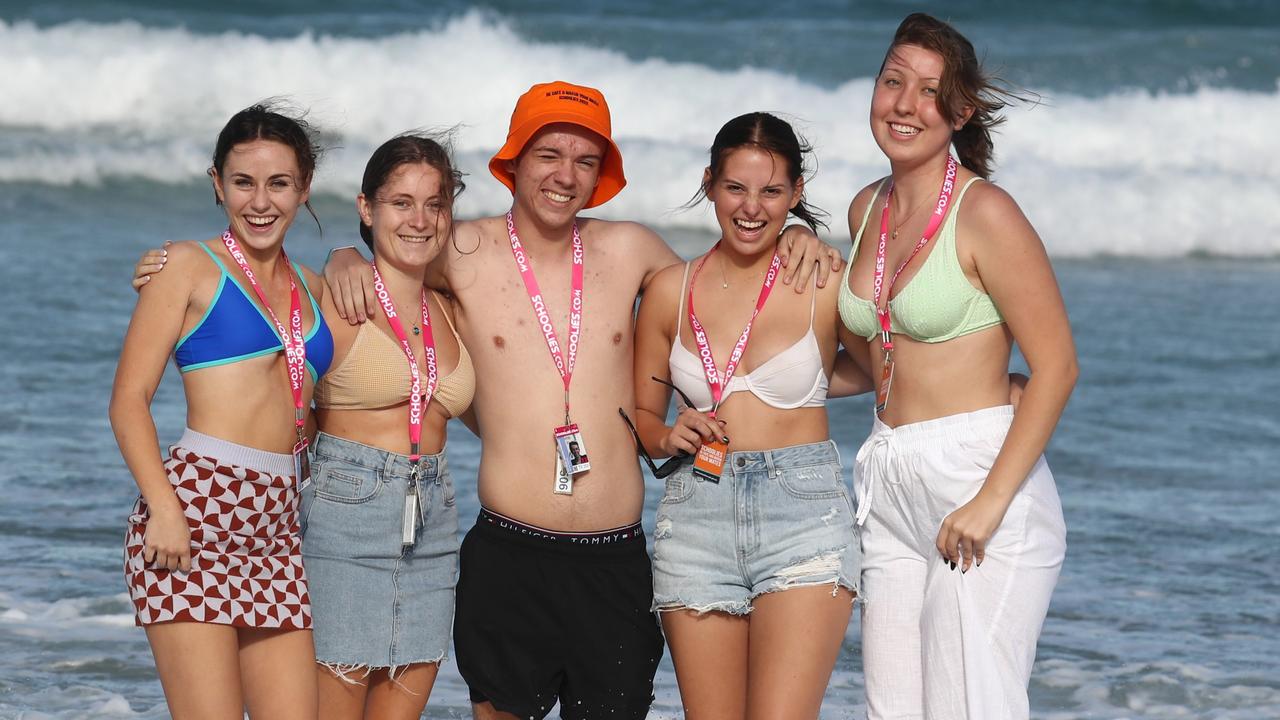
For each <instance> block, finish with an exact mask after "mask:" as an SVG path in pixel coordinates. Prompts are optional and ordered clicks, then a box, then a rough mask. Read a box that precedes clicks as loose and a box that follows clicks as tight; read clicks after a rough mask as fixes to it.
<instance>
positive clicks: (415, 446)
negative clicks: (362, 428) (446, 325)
mask: <svg viewBox="0 0 1280 720" xmlns="http://www.w3.org/2000/svg"><path fill="white" fill-rule="evenodd" d="M370 264H371V265H372V266H373V290H374V292H375V293H376V294H377V296H378V302H380V303H382V312H383V313H384V314H386V316H387V324H388V325H390V326H391V331H392V332H394V333H395V334H396V339H397V340H399V341H400V347H401V348H402V349H403V350H404V356H405V357H406V358H407V359H408V360H409V377H410V378H412V379H411V381H410V383H409V462H411V463H413V464H414V466H415V467H416V466H417V463H418V459H419V458H421V457H422V455H421V453H420V452H419V450H420V449H421V441H422V413H423V410H424V409H425V408H426V407H427V405H428V404H429V403H430V402H431V396H432V395H434V394H435V392H436V383H437V381H438V380H439V373H438V372H437V369H436V341H435V336H434V335H432V334H431V313H430V311H429V310H428V309H427V290H426V288H423V289H422V351H423V354H424V355H425V356H426V357H425V360H426V363H427V392H426V394H425V395H424V394H423V392H422V375H421V373H420V372H419V370H418V358H417V357H416V356H415V355H414V354H413V348H412V347H410V346H409V336H408V334H406V333H405V331H404V325H403V324H402V323H401V322H400V316H399V314H397V313H396V304H395V303H394V302H392V300H391V293H389V292H387V286H386V285H385V284H383V282H382V275H381V274H380V273H379V272H378V266H377V264H375V263H370Z"/></svg>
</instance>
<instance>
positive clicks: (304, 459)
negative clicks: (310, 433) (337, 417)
mask: <svg viewBox="0 0 1280 720" xmlns="http://www.w3.org/2000/svg"><path fill="white" fill-rule="evenodd" d="M307 445H308V443H307V439H306V438H305V437H303V436H302V433H301V432H299V433H298V442H297V444H296V445H294V446H293V474H294V476H295V477H297V478H298V489H299V490H302V489H304V488H306V487H307V486H308V485H310V484H311V458H310V457H309V456H308V455H307Z"/></svg>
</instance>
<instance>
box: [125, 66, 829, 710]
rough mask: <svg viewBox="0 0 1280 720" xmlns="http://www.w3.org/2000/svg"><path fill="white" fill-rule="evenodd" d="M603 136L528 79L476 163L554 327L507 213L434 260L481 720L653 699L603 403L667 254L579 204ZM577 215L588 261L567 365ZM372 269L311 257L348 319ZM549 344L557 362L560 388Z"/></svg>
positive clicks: (597, 173) (635, 705)
mask: <svg viewBox="0 0 1280 720" xmlns="http://www.w3.org/2000/svg"><path fill="white" fill-rule="evenodd" d="M610 136H611V125H610V118H609V110H608V106H607V105H606V103H605V99H604V96H603V95H602V94H601V93H600V92H599V91H598V90H595V89H593V88H587V87H582V86H576V85H570V84H568V83H563V82H554V83H546V84H541V85H535V86H534V87H532V88H531V89H530V90H529V91H528V92H527V93H525V94H524V95H522V96H521V97H520V99H519V100H518V101H517V104H516V108H515V112H514V113H513V114H512V118H511V126H510V131H509V133H508V136H507V142H506V144H505V145H504V146H503V147H502V149H501V150H499V151H498V153H497V155H495V156H494V158H493V159H492V160H491V161H490V163H489V169H490V171H491V172H493V174H494V175H495V176H496V177H497V178H498V179H499V180H500V181H502V183H503V184H505V185H506V186H507V187H509V188H511V190H512V193H513V203H512V209H511V214H510V216H511V219H512V221H513V230H514V234H515V235H516V236H517V238H518V240H517V241H516V242H518V243H519V247H520V249H521V252H522V253H523V254H524V256H525V258H526V259H527V260H526V264H527V266H528V268H529V270H528V272H529V274H531V275H533V276H534V277H535V278H536V280H535V282H536V285H537V287H538V290H540V295H538V297H539V298H540V302H541V303H544V305H543V307H545V313H546V318H547V319H548V320H549V321H550V322H549V325H550V328H549V329H547V333H549V334H544V327H543V325H544V323H542V322H540V321H539V320H538V316H537V315H536V314H535V309H534V307H535V304H534V303H533V302H532V301H531V296H530V293H529V292H528V291H527V289H526V284H525V280H524V278H523V277H522V273H521V270H520V268H519V267H518V265H517V260H516V253H515V252H514V251H513V241H512V237H511V234H509V233H508V224H507V216H505V215H501V216H497V217H490V218H483V219H479V220H474V221H468V222H461V223H456V224H455V226H454V228H455V232H456V238H455V240H454V241H453V242H452V243H446V245H445V252H444V253H442V254H441V255H442V257H443V258H444V262H443V265H442V266H441V267H439V268H437V270H438V274H437V275H436V276H435V277H434V278H428V282H429V283H430V284H433V285H435V286H437V287H439V288H440V289H443V290H447V291H448V292H449V293H450V294H451V295H452V297H453V301H454V303H455V308H456V313H457V315H456V317H457V330H458V333H459V335H460V337H461V338H462V340H463V343H464V344H465V345H466V347H467V350H468V352H469V353H470V354H471V357H472V360H473V362H474V364H475V371H476V378H477V382H476V394H475V400H474V401H473V403H472V412H473V413H474V420H475V423H474V424H475V425H476V429H478V434H479V436H480V437H481V438H482V439H483V444H482V450H481V458H480V472H479V478H478V487H479V494H480V503H481V506H482V510H481V513H480V517H479V519H478V520H477V521H476V524H475V527H473V528H472V530H471V531H470V532H468V533H467V537H466V539H465V540H464V541H463V544H462V549H461V553H460V574H459V579H458V587H457V614H456V617H455V619H454V646H455V651H456V657H457V661H458V669H459V671H460V672H461V674H462V677H463V679H465V680H466V682H467V685H468V687H469V688H470V691H471V699H472V701H473V702H474V703H475V716H476V717H477V718H482V719H487V718H513V717H519V718H528V717H534V718H542V717H545V716H546V714H547V713H548V712H550V710H551V708H552V707H553V706H554V705H555V704H556V702H557V701H558V702H559V703H560V708H561V710H560V713H561V716H562V717H563V718H566V719H569V720H574V719H577V718H601V717H606V718H643V717H645V716H646V715H647V714H648V709H649V705H650V704H651V703H652V700H653V676H654V673H655V672H656V670H657V665H658V661H659V659H660V658H661V656H662V636H661V634H660V633H659V631H658V623H657V619H656V618H655V616H654V615H653V613H652V612H651V610H650V606H651V603H652V599H653V585H652V574H651V569H650V565H649V557H648V555H647V553H646V551H645V541H644V532H643V530H642V529H641V527H640V516H641V511H642V508H643V501H644V482H643V479H642V477H641V475H640V469H639V463H638V461H637V457H636V452H635V445H634V443H633V441H632V439H631V435H630V433H629V431H628V430H627V426H626V424H625V423H624V422H623V420H622V418H620V417H619V416H618V408H623V409H625V410H626V411H627V412H628V413H632V414H634V397H633V391H632V321H633V310H634V307H635V300H636V297H637V296H638V295H639V294H640V293H641V292H642V291H643V290H644V288H645V287H647V286H648V284H649V282H650V281H651V280H652V279H653V277H654V276H655V275H656V274H657V273H658V271H660V270H662V269H663V268H665V267H667V266H668V265H672V264H674V263H676V262H679V257H678V256H677V255H676V254H675V253H674V252H673V251H672V250H671V248H669V247H668V246H667V245H666V243H664V242H663V241H662V239H661V238H659V237H658V236H657V235H656V234H655V233H653V232H652V231H651V230H649V229H647V228H645V227H644V226H642V225H639V224H637V223H632V222H608V221H604V220H595V219H590V218H579V217H578V213H579V212H580V211H582V210H584V209H586V208H590V207H595V206H597V205H600V204H602V203H604V202H606V201H608V200H609V199H610V198H612V197H613V196H614V195H616V194H617V193H618V191H620V190H621V189H622V188H623V186H624V185H625V184H626V180H625V177H624V175H623V171H622V157H621V155H620V154H619V152H618V148H617V146H616V145H614V143H613V141H612V140H611V139H610ZM575 227H576V229H577V232H578V235H579V237H580V238H581V245H580V246H581V266H580V267H581V268H582V271H583V272H582V276H583V283H582V293H581V306H580V307H581V309H580V318H581V322H580V337H579V338H578V342H577V347H576V350H577V352H576V358H575V357H573V356H574V353H573V347H572V346H573V335H574V334H575V333H573V332H572V331H571V327H570V316H571V293H572V292H573V282H572V274H573V267H574V241H573V237H574V230H575ZM801 237H802V240H801V241H798V242H797V243H796V246H795V248H794V250H795V251H794V252H793V253H791V254H792V255H793V257H791V258H788V260H789V262H788V263H787V265H788V273H787V274H786V275H784V282H790V283H792V284H793V287H798V288H802V289H804V288H807V287H808V286H807V283H808V280H809V275H810V273H811V272H812V271H813V263H814V262H815V261H816V262H818V263H819V268H818V272H819V278H820V283H821V284H825V281H826V279H827V275H828V273H829V272H830V271H831V270H832V268H831V266H832V265H834V266H835V268H834V269H837V270H838V269H839V264H840V259H839V253H838V252H836V251H834V250H832V249H830V248H827V247H825V246H823V245H822V244H821V243H819V242H818V241H817V239H816V237H815V236H813V235H812V234H809V233H807V232H806V233H805V234H803V235H802V236H801ZM143 262H144V263H145V262H146V260H145V259H144V261H143ZM368 268H369V265H368V262H367V261H364V260H363V259H361V258H360V257H359V256H358V255H357V254H356V253H355V251H338V252H335V253H334V255H333V258H332V259H331V261H330V262H329V263H328V266H327V267H326V271H325V272H326V277H327V279H328V280H329V282H330V285H331V287H332V288H333V290H334V293H335V294H334V300H335V302H337V303H338V304H339V307H340V308H342V309H343V310H344V312H346V317H348V319H349V320H351V321H353V322H355V321H362V320H363V319H364V318H366V317H367V316H368V315H369V314H371V313H372V312H373V308H376V307H377V306H378V302H377V300H376V298H375V297H374V296H373V294H372V278H371V276H370V273H369V270H368ZM143 270H144V268H143V265H142V264H140V266H139V271H140V272H141V271H143ZM538 290H535V291H534V292H535V293H537V292H538ZM549 340H550V341H551V342H554V343H556V347H557V349H558V350H559V354H560V357H561V358H562V363H563V364H564V366H565V368H564V369H565V373H570V372H571V375H569V377H568V380H567V382H566V380H565V378H564V377H563V376H562V374H561V373H560V372H558V369H557V363H556V361H554V360H553V353H552V351H551V350H550V349H549ZM566 384H567V385H568V393H567V399H568V402H567V403H566ZM566 404H567V405H568V407H567V408H566ZM566 411H567V412H566ZM566 414H567V415H568V417H569V420H570V422H572V423H573V424H576V425H577V426H578V428H580V432H581V434H580V437H579V438H574V439H575V440H576V441H577V442H578V443H579V452H580V454H581V455H585V456H587V457H589V458H590V470H587V471H585V472H581V473H578V474H576V475H573V476H572V482H571V483H570V484H571V487H572V492H571V494H564V493H563V492H561V493H557V492H555V490H556V489H557V488H559V489H561V490H562V491H563V490H564V489H566V488H564V487H563V486H564V485H565V483H563V482H562V481H561V479H560V478H559V477H558V476H557V475H558V474H557V459H556V458H557V447H558V443H557V438H556V437H555V430H556V429H557V428H559V427H562V426H565V425H568V424H569V422H566ZM564 445H565V446H567V445H568V443H567V442H566V443H564Z"/></svg>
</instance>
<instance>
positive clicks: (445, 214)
mask: <svg viewBox="0 0 1280 720" xmlns="http://www.w3.org/2000/svg"><path fill="white" fill-rule="evenodd" d="M443 185H444V183H443V177H442V176H441V175H440V171H439V170H437V169H436V168H434V167H432V166H431V165H429V164H427V163H425V162H414V163H405V164H403V165H400V166H399V167H397V168H396V169H394V170H392V171H391V173H390V174H389V175H388V176H387V179H386V181H385V182H383V183H382V185H381V186H380V187H379V188H378V189H377V191H376V192H374V194H373V197H368V196H366V195H365V194H364V193H361V194H360V195H359V196H357V197H356V207H357V209H359V211H360V220H361V222H363V223H364V224H365V225H367V226H369V227H370V228H371V229H372V235H373V252H374V255H376V256H377V258H378V260H379V262H390V263H393V264H394V265H395V266H396V267H399V268H402V269H404V270H406V271H415V272H416V271H421V270H422V269H423V268H425V267H426V266H427V263H429V262H431V260H433V259H434V258H435V256H436V255H437V254H438V253H439V252H440V248H441V241H442V240H443V239H444V238H445V237H448V235H449V231H450V226H451V222H452V217H451V213H450V209H449V197H448V195H447V194H446V192H445V188H444V186H443Z"/></svg>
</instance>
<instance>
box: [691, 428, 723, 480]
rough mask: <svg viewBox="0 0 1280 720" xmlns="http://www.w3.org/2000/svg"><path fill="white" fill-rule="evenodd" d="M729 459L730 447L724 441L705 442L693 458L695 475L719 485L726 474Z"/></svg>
mask: <svg viewBox="0 0 1280 720" xmlns="http://www.w3.org/2000/svg"><path fill="white" fill-rule="evenodd" d="M728 459H729V446H728V445H727V444H726V443H725V442H724V441H723V440H720V439H719V438H717V439H714V440H705V441H703V443H702V445H701V446H700V447H699V448H698V454H697V455H696V456H694V458H693V474H694V475H697V476H698V477H700V478H702V479H703V480H708V481H710V482H713V483H717V484H718V483H719V482H720V476H721V475H722V474H723V473H724V463H725V461H726V460H728Z"/></svg>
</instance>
